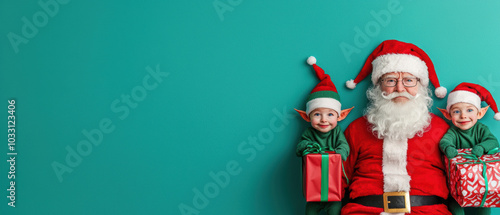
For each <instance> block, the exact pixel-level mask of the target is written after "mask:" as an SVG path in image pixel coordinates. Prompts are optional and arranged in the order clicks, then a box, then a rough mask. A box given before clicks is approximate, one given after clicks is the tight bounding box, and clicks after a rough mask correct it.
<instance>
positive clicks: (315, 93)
mask: <svg viewBox="0 0 500 215" xmlns="http://www.w3.org/2000/svg"><path fill="white" fill-rule="evenodd" d="M307 63H308V64H309V65H312V66H313V68H314V71H315V72H316V76H318V79H319V80H320V82H319V83H318V84H317V85H316V87H314V89H313V90H312V91H311V94H309V97H308V98H307V103H306V114H307V115H309V114H310V113H311V112H312V111H313V110H314V109H316V108H330V109H333V110H335V111H337V113H338V114H340V110H341V104H340V96H339V93H338V92H337V88H335V85H334V84H333V82H332V80H331V79H330V76H329V75H328V74H325V71H324V70H323V69H321V68H320V67H319V66H318V65H316V58H315V57H313V56H311V57H309V58H307Z"/></svg>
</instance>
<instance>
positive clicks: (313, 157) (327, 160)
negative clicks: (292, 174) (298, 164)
mask: <svg viewBox="0 0 500 215" xmlns="http://www.w3.org/2000/svg"><path fill="white" fill-rule="evenodd" d="M302 188H303V192H304V197H305V198H306V201H308V202H330V201H340V200H341V199H342V193H341V191H342V158H341V157H340V154H334V152H327V153H321V154H307V155H304V156H303V157H302Z"/></svg>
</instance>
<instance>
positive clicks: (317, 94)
mask: <svg viewBox="0 0 500 215" xmlns="http://www.w3.org/2000/svg"><path fill="white" fill-rule="evenodd" d="M307 63H308V64H309V65H312V66H313V68H314V70H315V72H316V76H318V78H319V80H320V83H319V84H318V85H316V87H315V88H314V89H313V90H312V91H311V94H310V95H309V97H308V99H307V103H306V111H302V110H297V109H295V110H296V111H297V112H299V114H300V116H302V118H303V119H304V120H305V121H307V122H310V123H311V127H310V128H308V129H307V130H305V131H304V133H303V134H302V137H301V140H300V142H299V144H298V145H297V151H296V153H297V156H299V157H300V156H302V155H303V153H304V151H305V150H311V149H316V150H317V151H320V150H321V151H335V153H337V154H340V155H341V157H342V160H344V161H345V160H346V158H347V155H349V145H348V144H347V141H346V139H345V137H344V134H343V133H342V130H341V128H340V126H337V122H338V121H341V120H343V119H345V118H346V117H347V115H348V114H349V112H350V111H351V110H352V108H350V109H346V110H342V111H341V108H340V107H341V104H340V97H339V94H338V93H337V89H336V88H335V85H334V84H333V82H332V81H331V79H330V76H329V75H327V74H325V71H323V69H321V68H320V67H319V66H317V65H316V58H315V57H313V56H311V57H309V58H308V59H307ZM318 174H320V173H318ZM341 207H342V206H341V202H340V201H338V202H307V204H306V214H307V215H312V214H319V212H320V211H321V210H326V212H327V214H329V215H334V214H340V209H341Z"/></svg>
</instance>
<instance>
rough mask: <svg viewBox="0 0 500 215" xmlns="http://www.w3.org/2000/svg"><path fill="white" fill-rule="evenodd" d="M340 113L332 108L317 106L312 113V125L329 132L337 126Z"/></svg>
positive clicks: (310, 116) (310, 115)
mask: <svg viewBox="0 0 500 215" xmlns="http://www.w3.org/2000/svg"><path fill="white" fill-rule="evenodd" d="M338 117H339V114H338V113H337V111H334V110H333V109H330V108H316V109H314V110H313V111H312V112H311V113H310V114H309V118H310V119H311V126H312V127H313V128H315V129H316V130H318V131H321V132H323V133H326V132H329V131H331V130H332V129H334V128H335V127H336V126H337V119H338Z"/></svg>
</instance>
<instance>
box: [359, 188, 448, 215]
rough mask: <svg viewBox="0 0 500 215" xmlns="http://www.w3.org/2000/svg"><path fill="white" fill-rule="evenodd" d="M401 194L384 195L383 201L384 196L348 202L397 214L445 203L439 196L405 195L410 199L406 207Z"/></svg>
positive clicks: (360, 198) (363, 197)
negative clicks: (411, 208)
mask: <svg viewBox="0 0 500 215" xmlns="http://www.w3.org/2000/svg"><path fill="white" fill-rule="evenodd" d="M401 193H402V194H401ZM401 193H397V194H393V193H389V194H387V193H386V197H385V198H387V199H384V195H371V196H362V197H358V198H355V199H351V200H350V201H349V202H352V203H357V204H361V205H364V206H368V207H377V208H384V210H385V212H391V211H394V212H397V211H399V210H403V209H405V208H406V209H407V210H409V209H410V207H415V206H424V205H437V204H444V203H445V200H444V199H443V198H441V197H439V196H417V195H412V196H409V195H407V194H406V196H409V197H410V200H409V205H406V202H407V200H406V198H407V197H405V193H404V192H401ZM384 200H385V201H384ZM386 204H387V205H386ZM387 209H388V210H387ZM408 212H409V211H408Z"/></svg>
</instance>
